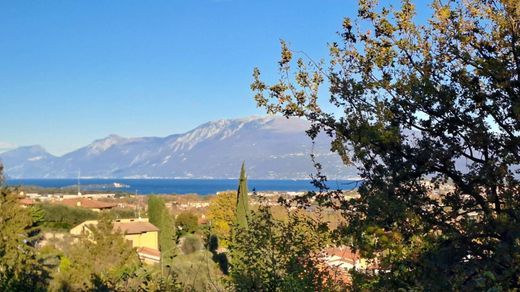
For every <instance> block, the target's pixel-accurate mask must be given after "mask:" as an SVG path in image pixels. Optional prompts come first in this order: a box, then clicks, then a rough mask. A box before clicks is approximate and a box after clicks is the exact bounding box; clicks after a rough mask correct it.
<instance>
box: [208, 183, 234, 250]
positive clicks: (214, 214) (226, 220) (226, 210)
mask: <svg viewBox="0 0 520 292" xmlns="http://www.w3.org/2000/svg"><path fill="white" fill-rule="evenodd" d="M236 201H237V194H236V192H222V193H218V194H217V195H215V196H214V197H213V198H212V199H211V202H210V205H209V208H208V213H207V218H208V220H209V222H210V225H211V233H212V234H213V235H216V236H217V237H218V239H219V240H220V244H221V245H222V246H223V247H227V246H228V244H229V241H230V240H231V237H230V236H231V226H233V224H234V223H235V218H236V214H235V209H236Z"/></svg>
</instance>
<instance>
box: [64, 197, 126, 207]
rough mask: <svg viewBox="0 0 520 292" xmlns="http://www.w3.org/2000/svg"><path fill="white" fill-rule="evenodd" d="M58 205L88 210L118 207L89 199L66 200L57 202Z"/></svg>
mask: <svg viewBox="0 0 520 292" xmlns="http://www.w3.org/2000/svg"><path fill="white" fill-rule="evenodd" d="M56 204H61V205H65V206H69V207H82V208H87V209H111V208H114V207H116V206H117V204H115V203H109V202H103V201H98V200H93V199H88V198H79V199H64V200H62V201H56Z"/></svg>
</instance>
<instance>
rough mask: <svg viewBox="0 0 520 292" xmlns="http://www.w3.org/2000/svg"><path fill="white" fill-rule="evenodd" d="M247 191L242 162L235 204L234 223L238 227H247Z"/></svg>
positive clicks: (244, 169)
mask: <svg viewBox="0 0 520 292" xmlns="http://www.w3.org/2000/svg"><path fill="white" fill-rule="evenodd" d="M248 197H249V195H248V191H247V177H246V168H245V163H242V168H241V170H240V179H239V182H238V191H237V204H236V224H237V226H238V227H239V228H247V220H248V217H249V199H248Z"/></svg>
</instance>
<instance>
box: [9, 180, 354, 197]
mask: <svg viewBox="0 0 520 292" xmlns="http://www.w3.org/2000/svg"><path fill="white" fill-rule="evenodd" d="M77 183H78V181H77V179H9V180H7V184H8V185H10V186H20V185H24V186H39V187H44V188H67V187H76V185H77ZM80 183H81V189H82V190H100V191H104V190H106V191H122V192H129V193H135V192H137V193H138V194H193V193H196V194H201V195H207V194H214V193H216V192H219V191H226V190H235V189H236V188H237V186H238V180H231V179H211V180H210V179H81V182H80ZM114 183H119V184H123V185H125V187H123V188H115V187H114ZM328 185H329V187H331V188H332V189H341V190H351V189H353V188H355V187H356V182H354V181H346V180H341V181H339V180H338V181H330V182H329V184H328ZM248 186H249V190H253V189H255V190H257V191H309V190H313V189H314V187H313V186H312V184H311V183H310V181H308V180H249V181H248Z"/></svg>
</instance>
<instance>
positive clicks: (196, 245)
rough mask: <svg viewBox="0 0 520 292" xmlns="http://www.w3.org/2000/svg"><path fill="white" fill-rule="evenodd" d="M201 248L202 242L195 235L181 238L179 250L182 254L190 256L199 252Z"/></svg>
mask: <svg viewBox="0 0 520 292" xmlns="http://www.w3.org/2000/svg"><path fill="white" fill-rule="evenodd" d="M202 247H203V243H202V240H201V239H200V236H199V235H197V234H188V235H186V236H184V237H183V240H182V245H181V250H182V252H183V253H184V254H191V253H194V252H197V251H199V250H201V249H202Z"/></svg>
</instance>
